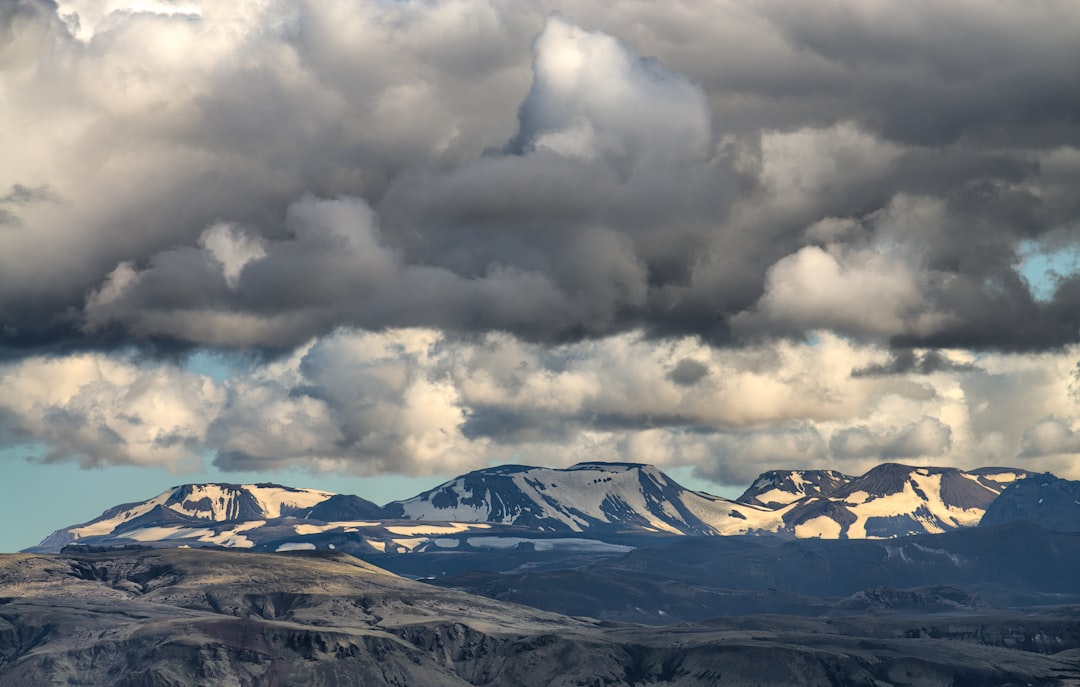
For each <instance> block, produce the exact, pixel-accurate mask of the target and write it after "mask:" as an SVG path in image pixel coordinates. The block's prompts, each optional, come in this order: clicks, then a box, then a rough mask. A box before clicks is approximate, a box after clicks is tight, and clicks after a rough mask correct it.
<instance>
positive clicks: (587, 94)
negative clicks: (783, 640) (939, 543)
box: [0, 0, 1080, 549]
mask: <svg viewBox="0 0 1080 687" xmlns="http://www.w3.org/2000/svg"><path fill="white" fill-rule="evenodd" d="M1077 36H1080V5H1078V4H1077V3H1076V2H1074V0H956V1H954V2H948V3H943V2H939V1H937V0H846V1H841V0H820V1H816V2H813V3H809V2H796V1H795V0H790V1H782V0H772V1H768V2H766V1H764V0H761V1H754V0H692V1H691V0H686V1H685V2H684V1H680V0H668V1H667V2H662V3H661V2H644V1H642V0H610V1H605V2H596V1H595V0H562V1H558V0H550V1H547V0H537V1H535V2H528V3H522V2H511V1H510V0H406V1H401V2H392V1H390V0H230V1H228V2H225V1H224V0H176V1H169V0H58V1H57V2H51V1H50V0H0V150H2V151H3V152H2V155H0V460H2V461H3V469H4V471H5V479H4V483H3V486H2V487H0V488H2V490H3V492H2V493H0V501H2V502H3V506H2V512H0V515H2V516H3V518H4V521H5V522H7V523H9V524H8V525H6V526H5V529H6V530H9V531H8V532H7V533H6V534H5V537H6V538H3V539H0V548H7V549H11V548H18V547H21V546H28V545H31V544H33V543H35V542H36V541H37V540H38V539H40V538H41V537H43V536H44V535H45V534H47V530H49V529H52V528H54V527H61V526H64V525H67V524H71V523H73V522H76V521H81V520H86V519H89V518H91V517H93V516H95V515H96V514H97V513H99V512H100V511H101V510H102V509H104V508H105V507H107V506H109V505H112V504H115V503H118V502H122V501H132V500H141V499H143V498H148V497H150V496H152V495H154V494H156V493H158V492H160V491H162V490H163V489H165V488H166V487H168V486H169V485H171V484H177V483H181V482H186V481H204V480H209V479H216V480H229V481H248V480H252V479H259V480H264V481H286V482H289V483H292V484H295V485H298V486H318V487H322V488H327V489H333V490H337V491H346V492H350V493H358V494H360V495H362V496H366V497H368V498H371V499H372V500H375V501H380V502H384V501H386V500H389V499H390V498H399V497H404V496H407V495H409V494H411V493H414V492H416V491H419V490H420V489H421V488H424V487H427V486H431V485H432V484H434V483H437V482H439V481H441V479H443V478H445V477H448V476H451V475H454V474H457V473H460V472H463V471H467V470H470V469H476V468H480V467H484V466H487V465H491V464H497V463H505V462H517V463H528V464H540V465H550V466H565V465H570V464H573V463H575V462H579V461H582V460H629V461H642V462H649V463H654V464H657V465H659V466H661V467H662V468H664V469H665V470H670V471H671V472H672V473H673V474H675V475H677V476H678V477H679V478H681V479H685V480H686V481H687V482H688V483H690V484H691V485H693V486H695V487H698V488H705V489H708V490H710V491H713V492H715V493H730V492H732V490H733V491H734V493H738V491H740V490H741V488H743V487H745V485H746V484H747V483H749V481H750V480H751V479H752V478H753V477H754V476H755V475H756V474H758V473H759V472H761V471H763V470H767V469H772V468H781V467H802V468H832V469H839V470H842V471H844V472H848V473H851V474H859V473H861V472H863V471H865V470H866V469H868V468H869V467H871V466H873V465H875V464H877V463H879V462H882V461H886V460H887V461H898V462H904V463H914V464H936V465H955V466H959V467H975V466H980V465H1014V466H1017V467H1025V468H1029V469H1037V470H1049V471H1053V472H1055V473H1056V474H1059V475H1061V476H1064V477H1071V478H1074V479H1080V462H1078V459H1080V367H1078V364H1080V80H1078V79H1077V78H1076V65H1078V64H1080V40H1077ZM13 518H21V519H23V520H24V521H26V520H32V521H33V522H34V524H33V526H32V527H30V526H29V525H27V526H24V527H21V528H20V527H15V526H13V525H11V524H10V523H12V522H13ZM27 528H29V529H30V531H22V530H23V529H27Z"/></svg>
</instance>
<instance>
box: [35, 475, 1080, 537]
mask: <svg viewBox="0 0 1080 687" xmlns="http://www.w3.org/2000/svg"><path fill="white" fill-rule="evenodd" d="M1026 476H1027V473H1026V472H1024V471H1023V470H1015V469H1011V468H981V469H979V470H972V471H963V470H957V469H955V468H933V467H910V466H905V465H897V464H891V463H889V464H884V465H880V466H878V467H876V468H874V469H873V470H871V471H869V472H867V473H866V474H865V475H862V476H860V477H849V476H847V475H843V474H841V473H837V472H832V471H807V470H793V471H787V472H784V471H772V472H768V473H765V474H763V475H761V476H760V477H759V478H758V479H757V480H755V481H754V483H753V485H751V487H750V488H749V489H748V490H747V491H746V493H745V494H743V496H742V497H741V501H731V500H729V499H724V498H720V497H718V496H712V495H709V494H705V493H702V492H696V491H691V490H689V489H686V488H684V487H682V486H681V485H679V484H678V483H677V482H675V481H674V480H672V479H671V478H670V477H668V476H667V475H665V474H664V473H663V472H661V471H660V470H658V469H657V468H656V467H654V466H651V465H642V464H636V463H580V464H578V465H575V466H573V467H570V468H566V469H551V468H538V467H525V466H520V465H508V466H502V467H497V468H490V469H486V470H478V471H476V472H470V473H468V474H466V475H462V476H460V477H456V478H454V479H452V480H450V481H449V482H446V483H445V484H442V485H440V486H439V487H436V488H435V489H432V490H430V491H426V492H424V493H422V494H419V495H417V496H415V497H413V498H410V499H406V500H404V501H396V502H393V503H389V504H387V505H386V506H383V507H380V506H378V505H376V504H374V503H372V502H370V501H366V500H364V499H362V498H360V497H357V496H350V495H347V494H334V493H331V492H326V491H317V490H313V489H294V488H291V487H284V486H280V485H276V484H244V485H236V484H187V485H182V486H179V487H174V488H172V489H170V490H168V491H166V492H163V493H161V494H159V495H158V496H155V497H154V498H151V499H149V500H147V501H142V502H139V503H128V504H123V505H120V506H116V507H114V508H111V509H109V510H108V511H106V512H105V513H103V514H102V515H101V516H100V517H98V518H95V519H94V520H90V521H89V522H85V523H82V524H80V525H73V526H71V527H67V528H64V529H62V530H57V531H56V532H54V533H52V534H51V535H50V536H48V537H46V539H45V540H44V541H42V543H41V544H40V545H39V546H36V547H33V548H32V549H30V550H31V551H37V552H55V551H59V550H60V549H61V548H62V547H63V546H65V545H67V544H72V543H78V544H88V545H95V546H118V545H126V544H139V545H149V546H228V547H238V548H251V549H255V550H260V551H285V550H293V549H315V548H318V549H338V550H342V551H347V552H349V553H354V554H357V555H375V554H399V553H416V552H441V551H446V552H449V551H454V552H465V551H505V550H509V549H514V548H519V549H522V548H523V549H524V550H529V551H553V550H562V551H586V550H587V551H592V552H600V551H607V552H616V551H620V550H623V549H625V546H626V545H627V539H626V537H627V536H638V535H665V534H666V535H739V534H766V533H778V534H781V535H785V536H794V537H800V538H805V537H822V538H827V539H829V538H844V539H863V538H891V537H898V536H904V535H908V534H924V533H939V532H945V531H947V530H952V529H956V528H959V527H970V526H974V525H977V524H978V523H979V521H980V520H981V519H982V518H983V514H984V512H985V511H986V509H987V506H988V505H989V504H991V503H993V502H994V500H995V499H996V498H997V497H998V495H999V494H1000V493H1001V492H1002V490H1003V489H1005V487H1007V486H1008V485H1009V484H1010V483H1012V482H1014V481H1016V480H1020V479H1023V478H1024V477H1026ZM1019 493H1020V492H1018V494H1019ZM1023 493H1024V494H1026V493H1027V492H1023ZM1063 493H1065V492H1063ZM1068 493H1072V492H1068ZM1021 495H1022V494H1021ZM1025 498H1026V500H1027V501H1031V498H1027V497H1025ZM1055 498H1056V497H1055ZM1036 500H1037V499H1036Z"/></svg>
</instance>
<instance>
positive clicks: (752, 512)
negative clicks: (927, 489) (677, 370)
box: [386, 463, 782, 535]
mask: <svg viewBox="0 0 1080 687" xmlns="http://www.w3.org/2000/svg"><path fill="white" fill-rule="evenodd" d="M386 510H387V513H388V514H389V515H391V516H392V517H399V518H408V519H410V520H453V521H456V522H487V523H499V524H503V525H514V526H518V527H528V528H532V529H536V530H540V531H548V532H586V531H588V532H626V531H640V532H656V533H668V534H699V535H702V534H707V535H712V534H746V533H750V532H759V531H775V530H776V529H778V528H779V527H780V526H781V525H782V522H781V520H780V518H779V517H778V516H777V513H776V512H775V511H773V510H770V509H767V508H763V507H760V506H755V505H750V504H744V503H737V502H735V501H730V500H728V499H724V498H720V497H718V496H711V495H709V494H704V493H701V492H695V491H691V490H689V489H686V488H684V487H682V486H681V485H679V484H678V483H677V482H675V481H674V480H672V479H671V478H670V477H668V476H667V475H665V474H664V473H663V472H661V471H660V470H658V469H657V468H655V467H653V466H652V465H641V464H637V463H579V464H577V465H574V466H572V467H570V468H566V469H561V470H560V469H552V468H537V467H526V466H523V465H505V466H502V467H497V468H489V469H486V470H477V471H475V472H470V473H468V474H466V475H462V476H460V477H457V478H455V479H452V480H450V481H449V482H446V483H445V484H442V485H440V486H438V487H435V488H434V489H431V490H430V491H426V492H424V493H422V494H420V495H418V496H414V497H413V498H411V499H406V500H404V501H395V502H393V503H389V504H387V505H386Z"/></svg>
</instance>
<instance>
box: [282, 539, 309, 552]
mask: <svg viewBox="0 0 1080 687" xmlns="http://www.w3.org/2000/svg"><path fill="white" fill-rule="evenodd" d="M314 550H315V545H314V544H312V543H311V542H306V541H291V542H285V543H284V544H282V545H281V546H279V547H277V548H276V549H274V552H275V553H281V552H282V551H314Z"/></svg>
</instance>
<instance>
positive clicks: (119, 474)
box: [0, 444, 447, 553]
mask: <svg viewBox="0 0 1080 687" xmlns="http://www.w3.org/2000/svg"><path fill="white" fill-rule="evenodd" d="M47 453H48V449H47V448H46V447H45V446H43V445H41V444H26V445H21V446H10V447H5V448H0V465H2V466H3V468H2V469H3V475H4V479H2V480H0V553H10V552H14V551H20V550H22V549H25V548H27V547H30V546H34V545H35V544H38V543H39V542H40V541H41V540H42V539H44V538H45V537H47V536H48V535H49V534H51V533H52V532H53V531H55V530H58V529H61V528H63V527H68V526H70V525H75V524H79V523H83V522H86V521H88V520H93V519H94V518H96V517H97V516H99V515H101V513H103V512H104V511H105V510H107V509H109V508H111V507H113V506H117V505H120V504H122V503H132V502H137V501H144V500H146V499H149V498H153V497H154V496H157V495H158V494H160V493H162V492H163V491H165V490H167V489H169V488H170V487H173V486H177V485H179V484H186V483H190V482H231V483H233V484H252V483H257V482H272V483H276V484H284V485H287V486H290V487H302V488H308V489H321V490H323V491H331V492H335V493H339V494H355V495H356V496H360V497H362V498H365V499H368V500H369V501H374V502H375V503H377V504H379V505H384V504H386V503H389V502H390V501H396V500H400V499H406V498H409V497H411V496H415V495H416V494H419V493H420V492H422V491H426V490H428V489H431V488H432V487H435V486H438V485H439V484H441V483H443V482H444V481H446V479H447V476H441V477H440V476H429V477H403V476H400V475H381V476H377V477H362V476H358V475H339V474H333V473H312V472H309V471H305V470H302V469H300V468H296V469H291V470H290V469H285V470H273V471H265V472H224V471H222V470H219V469H218V468H217V467H215V466H214V465H213V459H212V456H211V455H207V456H204V459H203V464H202V468H200V469H198V470H196V471H193V472H184V473H175V472H171V471H170V470H169V469H168V468H167V467H164V466H160V467H147V466H135V465H110V466H105V467H101V468H89V469H83V468H79V467H78V466H77V465H74V464H73V463H70V462H63V463H44V462H42V459H43V458H44V457H45V455H46V454H47Z"/></svg>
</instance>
